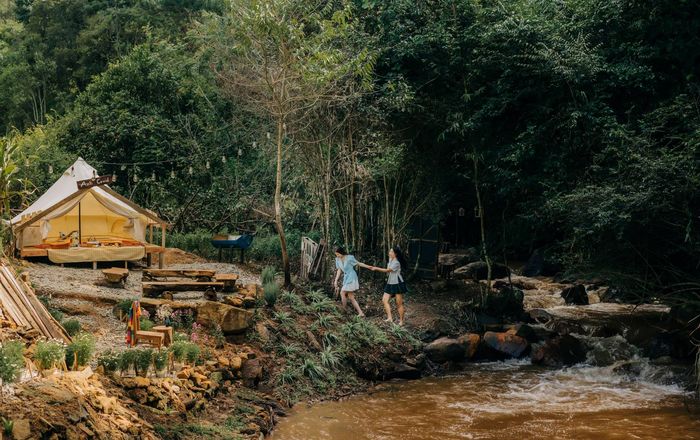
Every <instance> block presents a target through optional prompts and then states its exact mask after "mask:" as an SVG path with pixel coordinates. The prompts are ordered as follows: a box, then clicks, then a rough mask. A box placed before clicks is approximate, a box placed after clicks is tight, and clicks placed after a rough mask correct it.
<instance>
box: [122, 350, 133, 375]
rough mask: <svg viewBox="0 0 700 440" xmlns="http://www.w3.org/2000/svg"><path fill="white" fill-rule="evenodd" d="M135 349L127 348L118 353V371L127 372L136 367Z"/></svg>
mask: <svg viewBox="0 0 700 440" xmlns="http://www.w3.org/2000/svg"><path fill="white" fill-rule="evenodd" d="M137 357H138V353H137V350H135V349H127V350H124V351H122V352H121V353H120V354H119V361H118V363H119V371H121V373H122V374H125V373H128V372H129V371H130V370H131V369H132V368H133V369H134V370H135V369H136V358H137Z"/></svg>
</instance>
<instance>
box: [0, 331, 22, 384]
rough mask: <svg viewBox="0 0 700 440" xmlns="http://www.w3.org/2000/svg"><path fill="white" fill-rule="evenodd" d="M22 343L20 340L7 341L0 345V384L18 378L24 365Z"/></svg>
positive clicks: (11, 381)
mask: <svg viewBox="0 0 700 440" xmlns="http://www.w3.org/2000/svg"><path fill="white" fill-rule="evenodd" d="M23 353H24V344H23V343H21V342H20V341H7V342H4V343H3V344H2V346H0V382H1V385H5V384H9V383H13V382H15V381H17V379H19V376H20V373H21V371H22V367H23V366H24V357H23Z"/></svg>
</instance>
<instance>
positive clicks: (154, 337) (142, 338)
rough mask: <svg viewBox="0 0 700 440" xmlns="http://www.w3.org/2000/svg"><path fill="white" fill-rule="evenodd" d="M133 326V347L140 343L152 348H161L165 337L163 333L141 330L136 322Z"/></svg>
mask: <svg viewBox="0 0 700 440" xmlns="http://www.w3.org/2000/svg"><path fill="white" fill-rule="evenodd" d="M135 324H136V329H135V330H136V331H135V332H134V345H138V344H139V343H141V342H142V343H144V344H148V345H150V346H152V347H154V348H161V347H162V346H163V342H164V341H165V335H164V334H163V333H160V332H153V331H146V330H141V325H140V323H139V322H138V321H137V322H136V323H135Z"/></svg>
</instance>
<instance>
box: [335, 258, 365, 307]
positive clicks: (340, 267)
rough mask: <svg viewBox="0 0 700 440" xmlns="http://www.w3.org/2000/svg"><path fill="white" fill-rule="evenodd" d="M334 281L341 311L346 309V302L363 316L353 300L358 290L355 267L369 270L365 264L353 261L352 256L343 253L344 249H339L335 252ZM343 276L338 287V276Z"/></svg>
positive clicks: (358, 280) (358, 281)
mask: <svg viewBox="0 0 700 440" xmlns="http://www.w3.org/2000/svg"><path fill="white" fill-rule="evenodd" d="M335 267H336V269H337V270H336V272H335V279H334V280H333V287H334V288H335V293H336V297H337V295H338V294H340V299H341V303H342V304H343V309H345V308H346V307H347V302H348V300H350V303H351V304H352V306H353V307H354V308H355V310H356V311H357V314H358V315H360V316H365V314H364V312H363V311H362V309H361V308H360V305H359V304H358V303H357V300H356V299H355V291H356V290H358V289H359V288H360V279H359V278H358V277H357V272H356V271H355V267H364V268H366V269H371V266H368V265H367V264H365V263H360V262H359V261H357V260H356V259H355V257H354V256H352V255H350V254H348V253H347V252H345V249H343V248H342V247H339V248H337V249H336V250H335ZM341 274H342V275H343V286H342V287H339V286H338V280H340V275H341Z"/></svg>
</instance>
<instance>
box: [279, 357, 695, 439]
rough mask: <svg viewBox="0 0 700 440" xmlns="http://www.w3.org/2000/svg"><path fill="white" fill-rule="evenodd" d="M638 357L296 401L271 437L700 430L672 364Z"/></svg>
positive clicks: (596, 435)
mask: <svg viewBox="0 0 700 440" xmlns="http://www.w3.org/2000/svg"><path fill="white" fill-rule="evenodd" d="M639 365H641V367H640V368H639V369H637V370H636V371H635V373H634V374H630V375H628V374H620V373H616V372H615V371H614V367H613V366H609V367H591V366H575V367H571V368H567V369H562V370H548V369H542V368H539V367H534V366H532V365H529V363H526V362H496V363H489V364H479V365H474V366H472V367H470V368H469V370H467V371H465V372H463V373H460V374H458V375H454V376H450V377H442V378H428V379H422V380H418V381H412V382H395V383H387V384H383V385H380V386H379V387H378V388H376V390H375V391H374V392H372V393H371V394H368V395H361V396H356V397H353V398H350V399H347V400H344V401H341V402H326V403H319V404H316V405H312V406H309V405H307V404H302V405H297V406H296V407H295V408H294V409H293V410H292V412H291V414H290V415H289V416H288V417H285V418H283V419H281V420H280V422H279V425H278V427H277V428H276V430H275V432H274V433H273V435H272V436H271V438H272V439H274V440H315V439H318V440H321V439H324V440H325V439H333V440H359V439H371V440H388V439H402V440H428V439H441V440H449V439H499V440H500V439H505V438H513V439H542V438H548V439H700V414H697V412H696V411H693V410H690V411H689V410H688V409H687V405H686V404H688V403H690V404H691V405H690V408H693V407H695V408H697V405H696V403H695V402H694V401H693V400H692V396H691V395H690V394H689V393H688V392H687V391H686V390H685V389H683V388H682V387H680V386H678V385H675V384H674V382H675V379H674V378H673V377H671V376H670V374H671V373H670V370H671V369H670V368H668V367H663V366H651V365H649V363H648V362H646V361H643V362H640V364H639ZM640 369H641V372H640V371H639V370H640ZM691 412H694V414H691Z"/></svg>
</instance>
